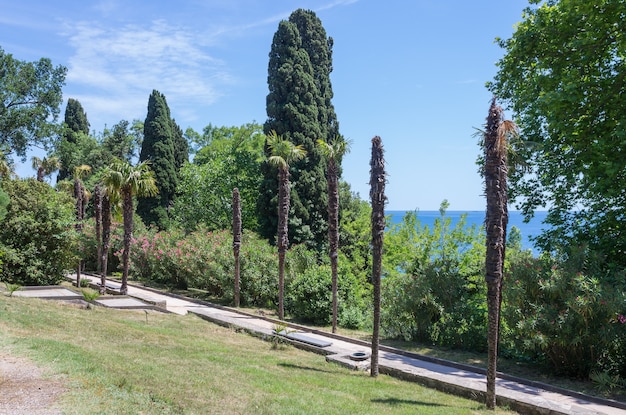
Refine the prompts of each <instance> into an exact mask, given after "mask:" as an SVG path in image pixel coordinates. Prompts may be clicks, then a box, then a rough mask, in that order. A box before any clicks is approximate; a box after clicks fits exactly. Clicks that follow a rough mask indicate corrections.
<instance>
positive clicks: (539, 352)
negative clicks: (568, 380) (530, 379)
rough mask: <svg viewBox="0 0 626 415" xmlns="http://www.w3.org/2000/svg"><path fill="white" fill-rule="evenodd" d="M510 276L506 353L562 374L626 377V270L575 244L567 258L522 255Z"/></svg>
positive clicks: (512, 263)
mask: <svg viewBox="0 0 626 415" xmlns="http://www.w3.org/2000/svg"><path fill="white" fill-rule="evenodd" d="M509 262H510V266H509V271H508V273H507V276H506V283H505V284H506V290H505V304H506V306H505V307H504V308H503V316H504V319H505V321H506V323H507V326H508V329H507V330H506V331H505V333H503V335H504V336H503V338H504V342H503V344H504V348H505V350H504V351H505V353H509V354H513V355H514V356H516V357H520V356H523V357H524V358H525V359H530V360H532V361H538V362H541V363H544V364H546V365H547V366H548V367H550V368H551V370H552V371H554V372H555V373H558V374H561V375H568V376H575V377H580V378H586V377H588V376H589V374H590V373H592V372H594V371H595V372H605V373H609V374H610V375H611V376H615V375H618V376H622V377H625V376H626V363H625V362H626V317H625V315H626V273H625V272H624V270H623V269H615V270H613V271H612V272H607V271H606V263H605V260H604V259H603V258H602V257H601V256H598V255H596V254H594V253H593V252H591V251H590V250H588V249H584V248H582V249H581V248H576V249H575V250H574V251H573V252H570V253H569V254H568V255H567V256H566V257H565V258H550V257H547V256H543V257H541V258H532V257H531V256H530V255H529V254H528V253H526V254H517V255H515V256H514V258H512V259H511V260H510V261H509Z"/></svg>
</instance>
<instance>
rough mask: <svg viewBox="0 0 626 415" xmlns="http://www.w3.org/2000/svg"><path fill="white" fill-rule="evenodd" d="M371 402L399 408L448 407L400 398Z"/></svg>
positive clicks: (373, 400)
mask: <svg viewBox="0 0 626 415" xmlns="http://www.w3.org/2000/svg"><path fill="white" fill-rule="evenodd" d="M371 402H372V403H384V404H387V405H390V406H397V405H416V406H447V405H442V404H439V403H433V402H422V401H415V400H412V399H398V398H386V399H372V400H371Z"/></svg>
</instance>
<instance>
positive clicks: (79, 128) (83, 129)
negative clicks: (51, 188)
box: [57, 98, 89, 180]
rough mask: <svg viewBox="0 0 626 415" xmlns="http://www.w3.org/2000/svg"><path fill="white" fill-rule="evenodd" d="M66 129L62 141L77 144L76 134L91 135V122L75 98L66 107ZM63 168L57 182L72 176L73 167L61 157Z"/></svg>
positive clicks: (69, 100) (68, 101) (70, 99)
mask: <svg viewBox="0 0 626 415" xmlns="http://www.w3.org/2000/svg"><path fill="white" fill-rule="evenodd" d="M64 124H65V125H64V127H65V128H64V129H63V134H62V136H61V140H62V141H66V142H68V143H72V144H76V141H77V140H76V134H78V133H82V134H89V121H88V120H87V113H86V112H85V110H84V109H83V106H82V105H81V103H80V101H78V100H77V99H74V98H69V99H68V100H67V106H66V107H65V118H64ZM60 162H61V168H60V169H59V175H58V178H57V180H63V179H67V178H68V177H70V175H71V169H73V168H74V167H75V166H73V165H72V164H73V163H72V162H71V161H70V160H63V157H61V160H60Z"/></svg>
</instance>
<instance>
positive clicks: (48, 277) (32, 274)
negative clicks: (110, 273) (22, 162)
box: [0, 179, 77, 285]
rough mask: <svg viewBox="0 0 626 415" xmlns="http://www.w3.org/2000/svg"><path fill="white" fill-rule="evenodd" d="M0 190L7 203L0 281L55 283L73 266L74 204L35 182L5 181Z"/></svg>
mask: <svg viewBox="0 0 626 415" xmlns="http://www.w3.org/2000/svg"><path fill="white" fill-rule="evenodd" d="M2 188H3V189H4V191H5V192H6V193H7V194H8V195H9V198H10V202H9V204H8V206H7V214H6V217H5V218H4V220H3V221H2V226H1V227H0V241H1V242H0V250H1V251H2V253H3V255H2V262H3V263H2V268H1V272H0V280H2V281H5V282H10V283H13V284H20V285H50V284H57V283H58V282H60V281H61V280H62V279H63V278H64V276H65V272H66V271H67V270H69V269H71V268H72V266H73V265H75V260H76V241H77V239H76V234H75V232H74V228H73V227H72V225H73V223H74V220H75V219H74V218H75V215H74V202H73V201H72V199H71V197H70V196H69V195H67V194H64V193H58V192H55V191H54V189H52V188H51V187H50V186H49V185H48V184H46V183H42V182H38V181H36V180H35V179H26V180H5V181H3V182H2Z"/></svg>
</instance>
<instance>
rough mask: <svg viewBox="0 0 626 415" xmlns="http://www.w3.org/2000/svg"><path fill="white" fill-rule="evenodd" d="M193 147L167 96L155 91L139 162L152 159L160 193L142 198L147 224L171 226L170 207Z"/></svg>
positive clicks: (140, 206) (139, 206)
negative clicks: (170, 106)
mask: <svg viewBox="0 0 626 415" xmlns="http://www.w3.org/2000/svg"><path fill="white" fill-rule="evenodd" d="M188 153H189V150H188V148H187V141H186V139H185V138H184V137H183V132H182V130H181V129H180V127H179V126H178V125H177V124H176V122H175V121H174V120H173V119H172V118H171V116H170V109H169V107H168V105H167V101H166V100H165V96H164V95H163V94H161V93H160V92H159V91H156V90H154V91H152V94H150V97H149V99H148V114H147V115H146V121H145V123H144V132H143V142H142V145H141V152H140V153H139V161H142V162H143V161H148V162H149V163H150V167H151V169H152V171H154V175H155V178H156V185H157V187H158V189H159V193H158V194H157V195H155V196H151V197H143V198H140V199H139V201H138V203H137V214H138V215H139V216H140V217H141V219H142V220H143V222H144V223H145V224H154V225H156V226H157V227H159V229H165V228H167V227H168V226H169V219H170V218H169V213H168V212H169V209H170V207H171V205H172V204H173V203H174V199H175V195H176V187H177V186H178V182H179V169H180V168H181V167H182V165H183V164H184V163H185V162H187V158H188Z"/></svg>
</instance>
